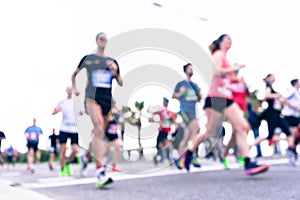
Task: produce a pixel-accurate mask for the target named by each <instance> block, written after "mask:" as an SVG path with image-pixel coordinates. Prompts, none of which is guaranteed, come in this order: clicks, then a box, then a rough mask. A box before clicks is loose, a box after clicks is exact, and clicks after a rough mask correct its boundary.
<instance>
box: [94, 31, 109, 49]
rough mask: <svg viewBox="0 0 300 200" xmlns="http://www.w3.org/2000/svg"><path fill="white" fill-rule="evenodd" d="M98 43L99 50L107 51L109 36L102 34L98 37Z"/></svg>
mask: <svg viewBox="0 0 300 200" xmlns="http://www.w3.org/2000/svg"><path fill="white" fill-rule="evenodd" d="M96 43H97V46H98V48H101V49H105V47H106V44H107V35H106V34H105V33H103V32H100V33H98V34H97V35H96Z"/></svg>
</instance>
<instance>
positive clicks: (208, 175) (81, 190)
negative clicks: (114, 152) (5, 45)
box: [0, 157, 300, 200]
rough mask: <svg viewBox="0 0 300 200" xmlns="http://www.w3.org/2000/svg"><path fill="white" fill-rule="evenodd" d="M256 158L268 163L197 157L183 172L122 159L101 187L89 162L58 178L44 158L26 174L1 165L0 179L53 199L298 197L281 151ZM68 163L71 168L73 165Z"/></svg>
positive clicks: (299, 177)
mask: <svg viewBox="0 0 300 200" xmlns="http://www.w3.org/2000/svg"><path fill="white" fill-rule="evenodd" d="M259 162H265V163H269V164H270V165H271V168H270V170H269V171H268V172H266V173H264V174H260V175H257V176H246V175H244V173H243V169H242V168H241V167H240V166H239V165H238V164H236V163H234V161H233V160H232V163H231V166H232V169H231V170H224V169H223V168H222V166H221V165H220V164H219V163H215V162H213V161H207V160H203V161H202V164H203V167H202V168H201V169H196V168H192V171H191V172H189V173H186V172H184V171H179V170H177V169H176V168H174V167H172V166H168V165H167V164H166V165H160V166H159V167H155V166H154V165H153V163H152V162H148V161H138V162H134V163H123V164H120V168H121V170H123V172H119V173H112V172H108V173H109V174H110V175H112V177H113V178H114V180H115V182H114V183H113V184H111V185H109V186H107V187H106V188H104V189H97V188H96V187H95V181H96V179H95V178H94V170H93V167H94V166H93V165H89V168H88V170H87V172H86V176H85V177H80V176H79V175H78V174H77V173H75V174H74V176H72V177H64V178H60V177H58V176H57V174H58V171H54V172H50V171H49V169H48V168H47V165H46V164H40V165H39V166H37V170H36V171H37V172H36V174H33V175H29V174H26V173H25V170H24V168H23V167H24V166H17V167H16V168H15V169H11V170H9V171H8V170H2V171H1V176H0V179H6V180H8V181H10V183H11V184H12V185H14V188H23V189H24V188H25V189H27V190H30V191H34V192H37V193H39V194H42V195H44V196H46V197H50V198H51V199H55V200H77V199H78V200H82V199H84V200H93V199H95V200H96V199H97V200H99V199H108V200H109V199H112V200H115V199H120V200H122V199H124V200H132V199H151V200H155V199H172V200H177V199H189V200H190V199H198V200H199V199H226V200H227V199H239V200H240V199H243V200H244V199H245V200H248V199H249V200H250V199H255V200H257V199H272V200H273V199H276V200H277V199H278V200H280V199H283V200H287V199H288V200H292V199H295V200H296V199H300V190H299V185H300V174H299V172H300V168H299V167H298V168H295V167H292V166H291V165H290V164H289V163H288V161H287V159H286V158H284V157H275V158H274V157H273V158H264V159H260V160H259ZM73 168H74V171H75V172H76V171H77V165H74V166H73ZM0 197H1V194H0ZM1 199H2V198H1ZM10 200H11V199H10Z"/></svg>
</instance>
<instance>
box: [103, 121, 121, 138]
mask: <svg viewBox="0 0 300 200" xmlns="http://www.w3.org/2000/svg"><path fill="white" fill-rule="evenodd" d="M117 130H118V124H117V122H116V121H115V120H112V121H109V122H108V125H107V128H106V131H105V136H106V139H108V141H109V142H112V141H114V140H116V139H118V138H119V136H118V132H117Z"/></svg>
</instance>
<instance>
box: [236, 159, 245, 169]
mask: <svg viewBox="0 0 300 200" xmlns="http://www.w3.org/2000/svg"><path fill="white" fill-rule="evenodd" d="M236 160H237V162H238V163H239V164H240V165H241V166H242V167H244V166H245V159H244V158H243V157H237V158H236Z"/></svg>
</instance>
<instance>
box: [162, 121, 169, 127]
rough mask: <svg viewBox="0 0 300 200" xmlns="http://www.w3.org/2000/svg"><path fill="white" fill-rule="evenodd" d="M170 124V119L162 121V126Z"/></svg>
mask: <svg viewBox="0 0 300 200" xmlns="http://www.w3.org/2000/svg"><path fill="white" fill-rule="evenodd" d="M170 126H171V121H170V120H167V119H166V120H164V121H163V123H162V127H163V128H169V127H170Z"/></svg>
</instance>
